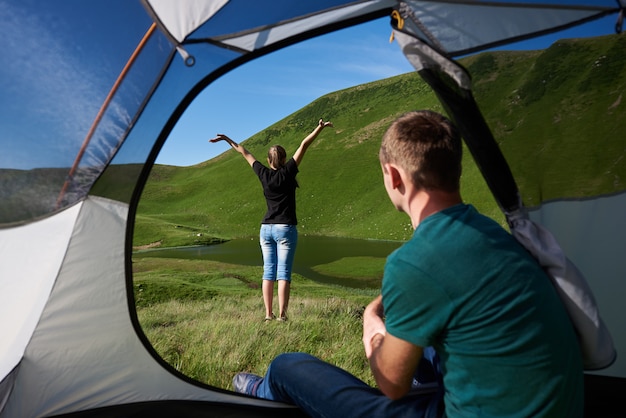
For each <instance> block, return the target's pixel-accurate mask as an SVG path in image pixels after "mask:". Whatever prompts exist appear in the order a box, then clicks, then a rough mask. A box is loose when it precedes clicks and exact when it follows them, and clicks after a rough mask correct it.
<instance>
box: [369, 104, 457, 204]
mask: <svg viewBox="0 0 626 418" xmlns="http://www.w3.org/2000/svg"><path fill="white" fill-rule="evenodd" d="M462 152H463V145H462V143H461V137H460V135H459V133H458V131H457V129H456V127H455V126H454V125H453V124H452V122H450V120H448V119H447V118H446V117H444V116H443V115H440V114H439V113H436V112H432V111H430V110H420V111H413V112H408V113H405V114H404V115H402V116H400V117H399V118H398V119H396V120H395V121H394V122H393V123H392V124H391V126H389V128H388V129H387V132H385V135H384V136H383V141H382V144H381V147H380V153H379V157H380V162H381V164H385V163H394V164H397V165H398V166H400V167H402V168H403V169H404V170H405V171H406V172H407V173H408V174H409V175H410V176H411V178H412V180H413V184H414V185H415V186H416V187H418V188H422V189H437V190H443V191H446V192H454V191H458V190H459V186H460V178H461V158H462Z"/></svg>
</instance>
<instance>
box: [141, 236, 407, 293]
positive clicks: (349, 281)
mask: <svg viewBox="0 0 626 418" xmlns="http://www.w3.org/2000/svg"><path fill="white" fill-rule="evenodd" d="M400 245H402V242H398V241H378V240H364V239H354V238H337V237H319V236H307V235H303V234H300V236H299V237H298V246H297V248H296V257H295V261H294V267H293V271H294V272H295V273H298V274H300V275H302V276H304V277H306V278H308V279H311V280H314V281H316V282H320V283H326V284H339V285H342V286H348V287H354V288H363V287H374V288H376V287H380V278H379V279H378V280H362V279H360V278H359V277H358V274H356V277H345V275H342V276H338V275H333V274H329V273H327V272H324V273H322V272H320V271H319V270H327V269H324V266H327V265H328V264H331V263H342V262H343V263H350V262H351V261H350V259H351V258H357V257H374V258H379V259H380V263H379V265H380V266H381V268H382V266H383V265H384V260H385V259H386V258H387V256H388V255H389V254H390V253H391V252H393V251H394V250H395V249H396V248H398V247H399V246H400ZM140 253H141V254H142V256H155V257H167V258H183V259H196V260H198V259H199V260H213V261H220V262H224V263H230V264H240V265H248V266H262V265H263V262H262V256H261V248H260V247H259V240H258V238H247V239H234V240H231V241H228V242H225V243H223V244H216V245H208V246H197V247H177V248H162V249H152V250H145V251H141V252H140ZM359 260H360V259H359V258H357V259H356V260H355V261H357V262H358V261H359ZM374 264H376V263H374ZM350 276H352V274H351V275H350ZM259 279H260V278H259Z"/></svg>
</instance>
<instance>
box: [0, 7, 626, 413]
mask: <svg viewBox="0 0 626 418" xmlns="http://www.w3.org/2000/svg"><path fill="white" fill-rule="evenodd" d="M625 9H626V0H502V1H497V2H495V1H481V0H428V1H419V0H411V1H402V2H400V1H396V0H349V1H345V0H343V1H342V0H317V1H301V2H296V1H293V0H272V1H271V2H266V1H262V0H259V1H249V0H229V1H225V0H189V1H184V2H182V1H170V0H135V1H130V0H90V1H88V2H75V1H67V0H60V1H56V2H41V1H36V0H25V1H18V0H0V15H1V16H2V24H0V39H2V40H3V43H4V45H5V47H6V51H7V53H5V54H3V55H2V57H0V86H2V91H3V94H2V95H0V108H1V109H2V112H0V127H1V132H2V135H0V147H1V148H2V152H1V153H0V197H1V198H2V204H1V205H0V318H2V319H0V335H2V338H1V339H0V418H13V417H17V418H22V417H39V416H54V415H56V416H60V415H68V416H73V417H77V416H90V417H93V416H101V417H108V416H135V417H139V416H163V415H165V414H167V413H168V412H169V413H176V412H177V411H178V412H181V414H182V415H186V416H272V417H289V416H301V414H300V413H299V411H298V410H297V409H296V408H293V407H290V406H287V405H282V404H277V403H273V402H266V401H261V400H257V399H252V398H248V397H244V396H241V395H237V394H235V393H233V392H230V391H228V390H222V389H218V388H213V387H209V386H207V385H203V384H201V383H199V382H197V381H194V380H192V379H190V378H188V377H186V376H183V375H181V374H180V373H179V372H177V371H176V370H175V369H174V368H173V367H171V366H170V365H168V364H165V362H163V360H162V359H160V358H159V357H158V355H157V354H156V353H155V351H154V349H152V347H151V346H150V344H149V341H147V340H146V338H145V336H144V335H143V333H142V331H141V329H140V326H139V324H138V323H137V318H136V313H135V312H134V306H133V293H132V292H133V289H132V268H131V266H132V263H131V255H132V228H133V224H134V215H135V211H136V209H137V205H138V201H139V198H140V195H141V191H142V188H143V186H144V184H145V182H146V181H147V178H148V175H149V173H150V169H151V167H152V166H153V164H154V162H155V160H156V157H157V155H158V152H159V150H160V149H161V147H162V146H163V143H164V142H165V141H166V139H167V137H168V135H169V134H170V132H171V131H172V130H173V128H174V126H175V124H176V122H177V121H178V120H179V119H180V117H181V116H182V114H183V113H184V111H185V110H186V108H187V107H188V106H189V105H190V103H191V102H192V101H193V100H194V98H195V97H196V96H197V95H198V94H199V93H200V92H201V91H202V90H203V89H204V88H205V87H206V86H208V85H210V84H211V83H212V82H213V81H215V80H217V79H218V78H219V77H221V76H222V75H223V74H225V73H227V72H228V71H231V70H233V69H235V68H237V67H238V66H241V65H243V64H245V63H246V62H248V61H250V60H252V59H255V58H257V57H260V56H262V55H265V54H268V53H271V52H273V51H276V50H278V49H280V48H284V47H287V46H289V45H292V44H295V43H298V42H301V41H304V40H306V39H310V38H312V37H315V36H318V35H322V34H325V33H330V32H333V31H336V30H339V29H344V28H348V27H350V26H353V25H357V24H359V23H364V22H368V21H371V20H374V19H390V17H391V16H392V13H393V14H394V15H396V16H403V17H404V19H405V21H406V22H407V27H406V28H405V29H404V30H396V35H395V36H396V39H397V40H398V43H399V44H400V45H401V48H402V51H403V52H404V53H405V54H406V56H407V58H408V59H409V60H410V61H411V63H412V64H413V65H414V66H415V67H416V68H417V69H418V71H419V72H420V74H422V76H423V77H427V78H428V77H431V78H433V79H435V78H436V77H439V76H440V75H441V74H445V77H449V78H450V79H452V80H454V83H451V84H454V85H455V87H454V88H456V89H458V90H459V91H460V92H459V91H453V92H451V93H450V94H451V95H455V94H456V95H460V96H461V97H460V98H458V97H457V98H454V99H450V98H449V97H443V96H440V97H441V99H442V102H444V106H445V105H446V104H445V103H446V102H448V106H450V105H449V102H450V100H457V99H459V102H458V103H453V104H452V107H458V106H462V105H464V104H467V103H469V105H470V107H468V112H469V111H471V112H473V113H472V115H475V116H477V117H478V116H480V111H479V110H478V107H477V105H476V103H474V102H473V100H472V97H471V89H472V81H471V77H470V76H469V74H468V73H467V72H466V70H465V69H464V68H462V67H461V66H460V65H458V63H457V62H455V61H454V60H453V58H454V57H460V56H464V55H466V54H469V53H473V52H477V51H484V50H487V49H489V48H493V47H497V46H502V45H507V44H509V43H511V42H515V41H519V40H523V39H530V38H533V37H536V36H539V35H542V34H546V33H551V32H557V31H559V30H562V29H566V28H568V27H572V26H576V25H579V24H583V23H585V22H589V21H592V20H594V19H600V18H603V17H606V16H610V17H615V19H614V21H615V25H616V27H617V28H618V29H619V28H620V27H621V21H622V18H623V14H624V10H625ZM103 10H106V11H107V13H106V14H105V13H103ZM394 10H395V13H394ZM105 15H106V16H105ZM405 32H406V33H405ZM414 37H417V39H418V40H419V42H414V39H415V38H414ZM409 38H411V39H409ZM399 53H400V51H399ZM112 86H113V87H112ZM457 113H458V112H457ZM459 119H461V118H460V117H459ZM462 122H463V123H464V129H465V131H464V133H465V136H467V137H469V138H470V139H471V140H473V141H476V142H475V143H477V141H480V137H481V135H482V133H485V132H487V131H488V127H487V126H486V124H485V123H484V120H482V119H481V123H478V122H476V123H475V124H474V125H471V124H470V123H467V122H466V121H465V120H462ZM479 125H480V126H479ZM474 131H477V132H478V133H476V132H474ZM489 134H490V133H489ZM466 140H467V139H466ZM488 140H492V142H494V143H495V141H493V138H487V139H486V140H485V141H484V143H483V144H482V145H485V144H487V145H488V146H486V147H485V148H491V149H492V154H491V155H495V156H498V155H499V154H498V152H499V150H498V148H497V146H496V147H495V149H494V147H493V144H492V143H491V142H489V141H488ZM479 145H481V144H479ZM479 148H480V147H479ZM473 155H474V156H475V159H476V158H477V157H478V158H477V162H478V165H479V166H480V167H481V170H485V172H484V174H485V177H486V180H487V182H488V184H489V185H490V187H491V188H492V192H493V193H494V196H496V197H497V199H498V202H499V203H500V204H501V207H502V209H503V211H504V212H505V213H507V214H509V216H510V218H511V222H512V224H513V225H512V233H514V234H515V235H516V236H519V238H518V239H520V240H521V241H527V243H528V248H529V249H530V251H539V250H535V248H539V249H541V250H542V253H541V254H542V255H539V253H537V256H538V257H539V258H541V259H545V263H546V264H545V265H546V268H548V269H550V270H553V271H554V276H555V283H556V284H557V286H559V287H562V288H567V287H570V286H571V285H572V284H574V286H575V287H574V288H575V289H576V288H577V289H578V290H575V292H574V293H573V297H572V300H573V305H572V316H580V318H581V322H583V323H584V324H586V325H583V328H584V329H581V335H591V338H590V339H589V340H587V339H585V341H588V344H587V343H584V344H583V345H584V346H585V347H587V348H588V349H586V352H587V354H588V361H587V365H588V367H589V368H603V369H602V370H601V371H600V373H601V374H600V376H606V377H609V378H611V379H615V380H610V384H611V385H613V384H614V383H613V382H615V381H617V382H623V381H624V379H626V361H625V360H624V355H623V353H624V350H626V336H625V335H624V332H623V329H624V328H623V324H624V322H623V321H624V320H623V307H622V305H621V303H622V301H621V299H620V298H621V297H622V295H620V294H618V293H619V289H624V288H626V285H625V284H624V277H626V276H625V275H626V259H625V258H624V257H623V255H624V254H626V240H624V239H623V236H624V235H625V234H626V218H625V217H624V216H623V208H624V207H625V205H626V201H625V200H624V198H625V197H626V190H624V189H623V188H621V189H618V190H615V193H614V195H612V196H608V197H607V196H590V197H589V198H588V199H586V200H585V201H581V200H580V199H572V200H568V201H565V200H567V199H565V200H563V201H559V202H543V201H540V202H537V205H536V206H535V207H532V208H527V209H524V208H523V207H520V206H519V205H518V198H519V196H517V190H516V187H515V182H514V181H510V182H508V181H507V182H502V181H500V180H501V179H500V178H498V176H500V177H502V178H507V179H508V178H509V176H510V173H504V174H503V171H502V170H505V171H506V169H507V167H506V161H504V162H503V163H502V164H500V163H496V162H495V160H493V159H491V158H486V159H485V158H483V160H481V158H480V153H474V152H473ZM498 158H501V156H499V157H498ZM501 162H502V161H501ZM490 170H492V171H495V174H494V173H493V172H490ZM494 177H496V179H495V180H494ZM574 200H576V201H574ZM572 208H576V211H575V212H572ZM579 209H580V210H579ZM578 210H579V211H578ZM524 211H527V212H528V217H526V214H525V213H524ZM598 218H603V219H598ZM609 219H612V220H613V221H612V222H611V221H609ZM587 225H590V226H591V227H590V228H589V230H587V229H585V228H584V227H585V226H587ZM581 229H585V230H584V231H583V232H580V230H581ZM547 230H549V231H550V233H549V234H548V233H545V231H547ZM577 234H578V235H577ZM33 237H37V248H36V250H34V251H33V248H32V247H33ZM540 237H547V240H546V241H538V239H539V238H540ZM589 237H592V238H593V242H594V243H598V242H599V243H600V245H598V246H597V249H596V248H595V247H594V248H589V246H588V245H587V242H586V241H587V240H588V238H589ZM607 237H608V238H607ZM553 238H555V239H554V240H553ZM556 240H558V241H559V243H560V249H558V248H557V247H555V246H553V245H554V241H556ZM543 251H546V252H543ZM568 260H571V262H572V263H575V265H576V266H577V268H573V267H572V266H573V264H572V263H570V261H568ZM571 272H574V276H569V274H570V273H571ZM580 272H584V275H585V277H586V278H587V279H586V280H585V279H580V275H579V274H578V273H580ZM572 277H574V278H572ZM576 283H577V284H576ZM587 285H588V286H587ZM620 286H621V287H620ZM615 289H618V291H615ZM591 290H593V291H591ZM599 290H600V292H599ZM564 294H567V292H565V293H564ZM600 311H601V312H600ZM600 313H602V317H600ZM607 313H608V315H607ZM603 320H604V321H606V325H605V322H604V321H603ZM589 329H590V332H588V330H589ZM607 329H608V330H610V331H611V332H612V334H611V333H609V332H608V330H607ZM615 352H617V358H616V359H615ZM620 354H622V355H621V356H620ZM614 359H615V361H614V362H613V364H612V365H610V364H611V362H612V361H613V360H614ZM609 365H610V366H609ZM607 366H608V367H607ZM603 381H604V380H603ZM607 381H609V380H607ZM595 395H596V396H598V392H595ZM614 401H615V399H614V398H613V399H612V400H611V402H614ZM182 411H184V413H183V412H182Z"/></svg>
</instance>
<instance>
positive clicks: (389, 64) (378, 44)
mask: <svg viewBox="0 0 626 418" xmlns="http://www.w3.org/2000/svg"><path fill="white" fill-rule="evenodd" d="M614 24H615V17H609V18H605V19H601V20H598V21H595V22H592V23H591V24H587V25H585V26H580V27H577V28H574V29H570V30H567V31H564V32H561V33H559V34H555V35H550V36H547V37H544V38H541V39H537V40H534V41H527V42H524V43H520V44H518V45H512V46H509V47H508V48H507V49H541V48H545V47H548V46H549V45H550V44H551V43H553V42H554V41H555V40H558V39H560V38H575V37H582V36H593V35H605V34H611V33H614ZM390 34H391V28H390V26H389V19H388V18H385V19H379V20H377V21H374V22H370V23H366V24H363V25H359V26H357V27H353V28H349V29H345V30H342V31H339V32H335V33H332V34H328V35H324V36H321V37H318V38H315V39H311V40H309V41H306V42H303V43H300V44H297V45H294V46H291V47H288V48H286V49H284V50H281V51H277V52H274V53H272V54H269V55H267V56H264V57H261V58H258V59H256V60H254V61H252V62H249V63H247V64H245V65H243V66H242V67H239V68H237V69H235V70H234V71H231V72H230V73H228V74H226V75H224V76H223V77H221V78H220V79H218V80H217V81H216V82H214V83H213V84H211V85H210V86H208V87H207V88H206V89H205V90H204V91H203V92H202V93H201V94H200V95H199V96H198V97H197V98H196V99H195V100H194V102H193V103H192V104H191V105H190V107H189V108H188V109H187V110H186V112H185V113H184V114H183V116H182V117H181V119H180V120H179V122H178V123H177V125H176V127H175V128H174V130H173V131H172V133H171V134H170V137H169V138H168V140H167V141H166V143H165V145H164V146H163V148H162V149H161V152H160V154H159V156H158V158H157V161H156V162H157V163H158V164H168V165H176V166H189V165H194V164H198V163H200V162H203V161H206V160H209V159H211V158H213V157H215V156H217V155H219V154H221V153H223V152H224V151H226V150H227V149H228V148H229V147H228V146H227V145H226V144H225V143H224V142H220V143H217V144H210V143H209V142H208V139H210V138H212V137H213V136H215V134H217V133H223V134H227V135H229V136H230V137H231V138H232V139H234V140H235V141H239V142H241V141H244V140H246V139H247V138H249V137H250V136H252V135H254V134H255V133H257V132H259V131H261V130H263V129H264V128H266V127H268V126H270V125H272V124H274V123H275V122H278V121H279V120H281V119H283V118H285V117H286V116H288V115H290V114H291V113H293V112H295V111H297V110H298V109H300V108H301V107H303V106H305V105H307V104H309V103H310V102H312V101H313V100H315V99H317V98H318V97H320V96H323V95H324V94H327V93H330V92H333V91H337V90H341V89H344V88H348V87H353V86H356V85H359V84H363V83H368V82H371V81H376V80H380V79H384V78H388V77H392V76H394V75H398V74H404V73H407V72H410V71H413V68H412V67H411V65H410V64H409V63H408V61H407V60H406V58H405V57H404V55H402V52H401V51H400V48H399V46H398V44H397V43H395V42H393V43H389V35H390ZM208 115H211V117H210V118H209V117H208ZM324 116H325V115H320V117H324ZM316 123H317V120H312V121H311V129H313V127H315V124H316ZM288 152H289V151H288Z"/></svg>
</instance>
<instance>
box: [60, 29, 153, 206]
mask: <svg viewBox="0 0 626 418" xmlns="http://www.w3.org/2000/svg"><path fill="white" fill-rule="evenodd" d="M155 29H156V23H152V25H150V27H149V28H148V30H147V32H146V33H145V34H144V36H143V38H142V39H141V41H139V44H137V47H136V48H135V51H133V53H132V55H131V56H130V58H129V59H128V61H127V62H126V65H125V66H124V68H123V69H122V71H121V72H120V74H119V76H118V77H117V80H115V83H114V84H113V87H111V90H110V91H109V94H108V95H107V97H106V98H105V99H104V102H103V103H102V106H101V107H100V110H99V111H98V114H97V115H96V118H95V119H94V121H93V123H92V124H91V128H89V132H87V136H85V139H84V140H83V144H82V145H81V147H80V150H79V151H78V154H77V155H76V159H75V160H74V164H73V165H72V168H70V171H69V173H68V175H67V178H66V179H65V183H64V184H63V187H62V188H61V192H60V193H59V197H58V198H57V202H56V208H57V209H59V207H60V206H61V202H62V201H63V197H64V196H65V192H66V191H67V188H68V187H69V185H70V183H71V182H72V178H73V177H74V174H75V173H76V170H77V169H78V165H79V164H80V161H81V160H82V158H83V155H84V154H85V151H86V150H87V146H88V145H89V142H90V141H91V138H92V137H93V134H94V132H95V131H96V128H97V127H98V125H99V124H100V121H101V120H102V117H103V116H104V112H105V111H106V110H107V108H108V107H109V104H111V101H112V100H113V96H114V95H115V93H116V92H117V90H118V88H119V86H120V85H121V84H122V81H123V80H124V78H125V77H126V74H127V73H128V71H129V70H130V67H131V66H132V65H133V63H134V62H135V60H136V59H137V56H139V53H140V52H141V50H142V49H143V47H144V46H145V45H146V43H147V42H148V39H149V38H150V36H152V33H153V32H154V30H155Z"/></svg>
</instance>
